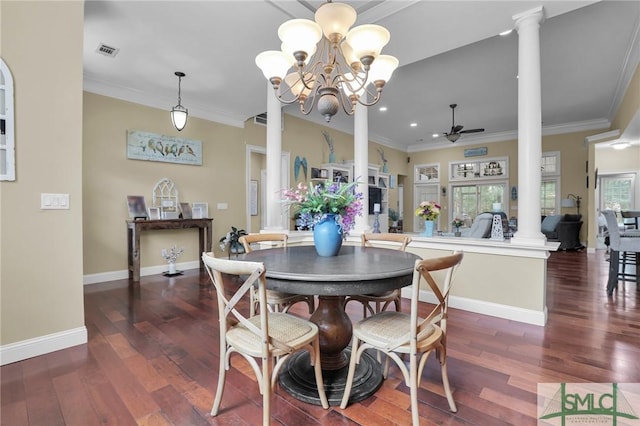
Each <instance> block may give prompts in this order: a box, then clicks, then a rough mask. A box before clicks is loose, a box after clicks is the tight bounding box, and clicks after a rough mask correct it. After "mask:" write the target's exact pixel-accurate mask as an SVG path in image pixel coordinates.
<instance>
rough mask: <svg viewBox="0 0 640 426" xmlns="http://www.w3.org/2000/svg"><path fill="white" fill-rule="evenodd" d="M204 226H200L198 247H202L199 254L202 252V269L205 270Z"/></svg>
mask: <svg viewBox="0 0 640 426" xmlns="http://www.w3.org/2000/svg"><path fill="white" fill-rule="evenodd" d="M204 244H205V242H204V228H198V247H199V248H200V251H199V252H198V254H200V256H199V257H200V259H199V260H200V262H199V263H200V270H204V263H202V252H204V251H205V249H204Z"/></svg>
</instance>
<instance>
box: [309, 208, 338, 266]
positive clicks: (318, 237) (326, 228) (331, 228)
mask: <svg viewBox="0 0 640 426" xmlns="http://www.w3.org/2000/svg"><path fill="white" fill-rule="evenodd" d="M313 244H314V246H315V247H316V252H317V253H318V256H324V257H328V256H337V255H338V253H339V252H340V248H341V247H342V226H340V223H338V216H337V215H335V214H327V215H325V216H324V217H323V218H322V220H320V222H318V223H317V224H316V225H315V226H314V227H313Z"/></svg>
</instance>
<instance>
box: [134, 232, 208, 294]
mask: <svg viewBox="0 0 640 426" xmlns="http://www.w3.org/2000/svg"><path fill="white" fill-rule="evenodd" d="M212 223H213V219H162V220H128V221H127V259H128V265H129V279H130V280H133V281H134V282H138V281H140V234H141V233H142V232H143V231H152V230H162V229H187V228H198V230H199V238H200V252H199V253H200V254H201V253H202V252H204V251H206V252H210V251H211V233H212V230H211V228H212ZM198 257H200V256H198ZM200 269H204V264H203V263H202V260H200Z"/></svg>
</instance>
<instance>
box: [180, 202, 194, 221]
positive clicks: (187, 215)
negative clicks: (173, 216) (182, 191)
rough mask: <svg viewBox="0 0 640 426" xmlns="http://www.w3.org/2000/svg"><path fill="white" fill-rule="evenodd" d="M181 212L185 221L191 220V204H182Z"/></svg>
mask: <svg viewBox="0 0 640 426" xmlns="http://www.w3.org/2000/svg"><path fill="white" fill-rule="evenodd" d="M180 211H181V212H182V218H183V219H191V218H192V213H191V204H189V203H180Z"/></svg>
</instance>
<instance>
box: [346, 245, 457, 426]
mask: <svg viewBox="0 0 640 426" xmlns="http://www.w3.org/2000/svg"><path fill="white" fill-rule="evenodd" d="M462 257H463V254H462V252H455V253H453V254H452V255H449V256H444V257H439V258H432V259H424V260H417V261H416V264H415V269H414V273H413V282H412V288H411V312H410V313H404V312H394V311H384V312H381V313H378V314H375V315H372V316H370V317H368V318H365V319H363V320H361V321H359V322H357V323H356V324H355V325H354V326H353V340H352V343H351V359H350V361H349V373H348V375H347V382H346V386H345V390H344V395H343V397H342V401H341V403H340V407H341V408H343V409H344V408H346V407H347V405H348V403H349V397H350V396H351V395H350V394H351V388H352V385H353V377H354V372H355V369H356V364H357V363H358V362H359V360H360V357H361V356H362V353H363V352H364V351H365V350H367V349H375V350H378V351H380V352H382V353H383V354H385V355H387V360H388V359H392V360H393V361H394V362H395V363H396V364H397V365H398V367H399V368H400V371H401V372H402V375H403V377H404V380H405V383H406V385H407V386H408V387H409V390H410V394H411V418H412V421H413V424H414V425H415V426H417V425H419V416H418V386H419V384H420V378H421V377H422V371H423V369H424V366H425V363H426V361H427V358H428V357H429V355H430V354H431V352H433V351H435V353H436V358H437V359H438V361H439V362H440V367H441V373H442V384H443V387H444V393H445V395H446V397H447V401H448V402H449V409H450V410H451V411H453V412H456V411H457V410H458V409H457V407H456V403H455V401H454V400H453V394H452V393H451V388H450V386H449V377H448V375H447V315H448V310H449V309H448V308H449V302H448V301H449V291H450V290H451V284H452V282H453V276H454V272H455V270H456V268H457V267H458V265H460V262H462ZM435 271H439V272H438V273H437V274H434V275H432V272H435ZM442 276H443V278H442V279H441V282H440V284H438V283H437V280H436V277H442ZM422 280H424V281H426V282H427V284H429V288H431V290H432V291H433V293H434V295H435V296H436V298H437V300H438V303H437V304H436V306H435V307H434V308H433V309H432V311H431V313H430V314H429V315H427V316H426V317H424V318H420V317H418V308H419V303H418V298H419V292H420V282H421V281H422ZM403 354H408V355H409V367H408V368H407V366H406V364H405V362H404V360H403V359H402V355H403ZM418 357H419V358H418ZM385 371H386V368H385Z"/></svg>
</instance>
